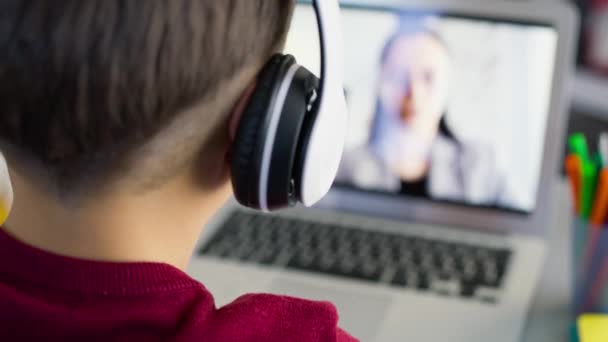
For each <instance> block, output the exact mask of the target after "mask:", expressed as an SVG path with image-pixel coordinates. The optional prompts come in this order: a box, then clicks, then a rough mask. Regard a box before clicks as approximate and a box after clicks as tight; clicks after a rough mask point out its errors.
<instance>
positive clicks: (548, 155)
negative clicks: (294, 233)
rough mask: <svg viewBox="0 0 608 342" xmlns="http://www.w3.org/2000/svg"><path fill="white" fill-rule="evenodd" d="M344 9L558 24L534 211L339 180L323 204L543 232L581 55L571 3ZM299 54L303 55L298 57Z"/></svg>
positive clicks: (429, 2)
mask: <svg viewBox="0 0 608 342" xmlns="http://www.w3.org/2000/svg"><path fill="white" fill-rule="evenodd" d="M341 6H342V7H343V8H350V9H357V10H371V11H390V12H395V11H408V12H412V13H421V14H427V13H428V14H433V15H443V16H450V17H463V18H472V19H476V20H485V21H499V22H505V23H515V24H527V25H535V26H546V27H552V28H554V29H555V31H556V34H557V48H556V50H555V54H556V56H555V65H554V72H553V76H554V77H553V83H552V88H551V95H550V96H551V98H550V106H549V114H548V116H547V120H548V122H547V127H546V131H545V139H544V142H543V156H542V165H541V175H540V178H539V184H538V188H537V194H536V206H535V209H534V211H533V212H531V213H527V212H525V213H523V214H522V213H521V212H520V211H513V210H506V209H496V208H486V207H480V206H471V205H467V204H463V203H460V202H459V203H456V204H455V203H451V202H450V203H446V202H445V201H438V200H433V199H426V198H417V197H410V196H404V195H395V194H387V193H375V192H370V191H367V190H361V189H358V188H354V187H345V186H341V185H339V184H336V185H334V187H333V188H332V190H331V191H330V193H329V194H328V196H327V197H326V198H325V199H324V200H323V201H322V202H321V203H320V204H319V205H318V206H317V207H318V208H321V209H331V210H344V211H352V212H357V213H365V214H369V215H374V216H382V217H390V218H395V219H400V220H408V221H416V222H424V223H433V224H447V225H457V226H462V227H467V228H475V229H481V230H491V231H496V232H521V233H525V234H533V235H543V234H544V232H545V228H546V225H547V222H548V220H547V219H548V218H549V217H550V213H551V209H552V203H553V200H552V188H553V186H554V184H555V182H556V181H557V177H556V176H557V175H558V174H559V170H560V168H559V158H560V152H561V150H562V148H561V147H562V145H563V143H564V141H565V126H566V125H565V123H566V109H567V108H568V92H567V91H568V86H567V81H568V76H569V75H570V73H571V72H572V70H573V68H572V67H573V66H574V58H575V48H574V47H575V40H574V37H575V34H576V31H577V23H578V21H577V16H576V12H575V10H574V9H573V8H572V7H571V6H570V5H568V4H565V3H561V2H560V3H550V4H546V3H536V2H530V3H527V2H526V3H524V2H508V1H502V0H499V1H493V2H487V1H477V0H475V1H459V2H454V1H450V0H409V1H389V0H386V1H376V3H375V4H374V5H370V4H367V3H364V2H363V1H358V0H350V1H343V2H342V3H341ZM296 57H297V56H296Z"/></svg>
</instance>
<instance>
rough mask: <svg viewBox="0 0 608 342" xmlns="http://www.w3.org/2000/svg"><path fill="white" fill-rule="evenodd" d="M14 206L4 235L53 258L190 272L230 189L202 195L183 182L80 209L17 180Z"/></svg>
mask: <svg viewBox="0 0 608 342" xmlns="http://www.w3.org/2000/svg"><path fill="white" fill-rule="evenodd" d="M12 178H13V186H14V189H15V201H14V204H13V209H12V211H11V214H10V217H9V219H8V221H7V223H6V225H5V227H4V229H5V230H6V231H7V232H8V233H10V234H11V235H13V236H14V237H16V238H17V239H19V240H21V241H23V242H25V243H27V244H30V245H32V246H34V247H37V248H40V249H43V250H45V251H48V252H52V253H56V254H60V255H64V256H69V257H75V258H79V259H87V260H96V261H110V262H161V263H168V264H171V265H173V266H176V267H178V268H180V269H182V270H185V269H186V267H187V264H188V261H189V258H190V256H191V254H192V251H193V249H194V247H195V244H196V241H197V238H198V237H199V235H200V233H201V230H202V228H203V226H204V225H205V224H206V223H207V221H208V220H209V219H210V218H211V216H212V215H213V214H214V213H215V212H216V211H217V210H218V209H219V207H220V206H221V204H222V203H224V202H225V200H226V199H227V197H228V196H227V195H228V194H229V186H227V185H225V186H222V187H221V188H218V189H217V190H216V191H214V192H213V193H207V194H204V195H203V194H201V193H200V192H196V191H197V189H196V187H194V186H192V184H189V183H188V181H187V180H186V179H185V177H184V178H177V179H175V180H174V181H172V182H170V183H168V184H166V185H165V186H163V187H162V188H161V189H158V190H155V191H151V192H148V193H145V194H140V195H135V194H132V193H112V194H108V195H104V196H100V197H97V198H94V199H92V200H90V201H89V203H87V204H85V205H83V206H81V207H79V208H69V207H66V206H64V205H62V204H60V203H57V202H56V201H53V200H52V199H51V198H50V196H49V195H48V194H44V193H42V192H40V191H38V189H36V187H34V186H32V185H31V184H30V183H28V182H27V181H25V180H24V179H23V178H21V177H19V176H18V175H15V174H13V177H12Z"/></svg>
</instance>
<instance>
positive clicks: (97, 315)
mask: <svg viewBox="0 0 608 342" xmlns="http://www.w3.org/2000/svg"><path fill="white" fill-rule="evenodd" d="M293 7H294V4H293V1H292V0H289V1H288V0H221V1H217V0H129V1H126V0H60V1H50V0H47V1H45V0H29V1H26V0H4V1H2V4H0V8H1V9H0V88H1V89H0V148H1V150H2V153H3V154H4V155H5V156H6V160H7V162H8V166H9V169H10V173H11V181H12V185H13V188H14V203H13V207H12V211H11V213H10V216H9V218H8V221H7V222H6V224H5V225H4V227H3V228H2V229H0V340H2V341H6V340H19V341H21V340H28V341H29V340H44V341H47V340H61V341H67V340H77V341H92V340H99V341H166V340H171V341H354V339H353V338H352V337H350V336H348V335H347V334H346V333H345V332H343V331H342V330H340V329H339V328H337V315H336V311H335V309H334V308H333V307H332V306H331V305H329V304H326V303H315V302H308V301H303V300H298V299H293V298H286V297H275V296H269V295H249V296H245V297H242V298H240V299H238V300H237V301H235V302H234V303H232V304H231V305H229V306H227V307H225V308H221V309H216V308H215V306H214V303H213V298H212V297H211V295H210V294H209V293H208V292H207V291H206V290H205V288H204V287H203V286H202V285H201V284H200V283H198V282H196V281H195V280H193V279H191V278H190V277H188V276H187V275H186V274H185V273H184V272H183V271H182V270H184V269H185V268H186V265H187V263H188V259H189V257H190V255H191V252H192V250H193V248H194V244H195V242H196V239H197V237H198V236H199V234H200V228H201V227H203V226H204V225H205V223H206V222H207V220H208V219H209V218H210V217H211V216H212V215H213V214H214V212H215V211H216V210H218V209H219V208H220V206H221V205H222V204H223V203H224V202H225V201H226V200H227V198H228V197H229V195H230V194H231V188H230V185H229V184H230V182H229V172H228V170H229V166H228V165H229V164H228V162H227V159H228V155H229V151H230V146H231V140H232V139H233V137H234V131H235V128H236V126H237V125H238V120H239V115H240V113H241V112H242V110H243V108H244V106H246V104H247V102H248V97H249V96H250V94H251V91H252V89H253V88H254V87H255V82H256V81H255V78H256V74H257V73H258V72H259V71H260V70H261V68H262V67H263V66H264V64H265V63H266V62H267V61H268V59H269V58H270V56H271V55H272V54H273V53H275V52H277V51H280V49H281V47H282V45H283V41H284V39H285V36H286V32H287V30H288V26H289V22H290V18H291V13H292V11H293ZM0 174H2V173H0ZM5 178H6V177H5ZM2 181H4V182H8V180H7V179H4V180H2Z"/></svg>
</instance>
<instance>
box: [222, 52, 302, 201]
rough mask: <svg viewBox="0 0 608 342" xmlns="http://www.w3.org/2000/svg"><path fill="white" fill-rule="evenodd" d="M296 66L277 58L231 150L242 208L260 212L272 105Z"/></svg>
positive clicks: (261, 82)
mask: <svg viewBox="0 0 608 342" xmlns="http://www.w3.org/2000/svg"><path fill="white" fill-rule="evenodd" d="M293 63H295V60H294V59H293V57H290V56H283V55H276V56H273V57H272V58H271V59H270V61H269V62H268V63H267V64H266V66H265V67H264V69H263V70H262V72H261V73H260V75H259V76H258V80H257V82H258V83H257V85H256V89H255V91H254V93H253V95H252V96H251V99H250V100H249V103H248V104H247V106H246V109H245V111H244V112H243V115H242V117H241V122H240V123H239V127H238V129H237V133H236V137H235V142H234V145H233V147H232V149H233V150H232V165H231V168H232V170H231V171H232V185H233V189H234V194H235V197H236V199H237V200H238V201H239V203H241V204H242V205H245V206H248V207H252V208H259V206H260V203H259V191H258V188H259V183H258V182H259V178H260V175H259V173H260V164H261V158H262V156H261V154H262V152H263V144H264V142H265V139H264V138H265V136H266V127H265V126H266V125H267V120H268V116H269V113H268V112H269V111H270V110H271V102H272V101H273V97H274V93H275V92H276V91H277V89H276V88H277V87H279V86H280V84H281V83H280V78H281V77H283V75H284V74H285V69H286V68H288V66H289V65H291V64H293Z"/></svg>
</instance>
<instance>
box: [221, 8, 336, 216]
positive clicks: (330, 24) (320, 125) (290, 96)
mask: <svg viewBox="0 0 608 342" xmlns="http://www.w3.org/2000/svg"><path fill="white" fill-rule="evenodd" d="M313 7H314V9H315V13H316V17H317V23H318V27H319V36H320V42H321V78H320V79H319V78H317V77H316V76H315V75H314V74H313V73H312V72H310V71H309V70H307V69H306V68H304V67H303V66H301V65H299V64H297V62H296V59H295V58H294V57H293V56H290V55H281V54H279V55H275V56H273V57H272V58H271V59H270V61H269V62H268V63H267V64H266V65H265V67H264V68H263V70H262V71H261V73H260V74H259V76H258V83H257V85H256V88H255V90H254V91H253V94H252V96H251V98H250V100H249V103H248V104H247V106H246V109H245V110H244V112H243V115H242V118H241V122H240V123H239V126H238V128H237V131H236V137H235V142H234V146H233V147H232V148H233V150H232V162H231V163H232V164H231V169H232V170H231V171H232V185H233V189H234V194H235V197H236V200H237V201H238V202H239V203H240V204H241V205H243V206H246V207H249V208H252V209H257V210H261V211H265V212H268V211H273V210H279V209H283V208H286V207H292V206H295V205H297V204H299V203H301V204H303V205H304V206H306V207H310V206H313V205H314V204H316V203H317V202H319V201H320V200H321V199H322V198H323V197H324V196H325V195H326V194H327V193H328V192H329V190H330V188H331V186H332V184H333V182H334V180H335V177H336V175H337V172H338V167H339V165H340V161H341V159H342V153H343V149H344V141H345V137H346V124H347V109H346V99H345V95H344V91H343V77H342V68H343V65H342V62H343V61H342V54H341V48H342V33H341V28H340V6H339V2H338V0H315V1H313Z"/></svg>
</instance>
